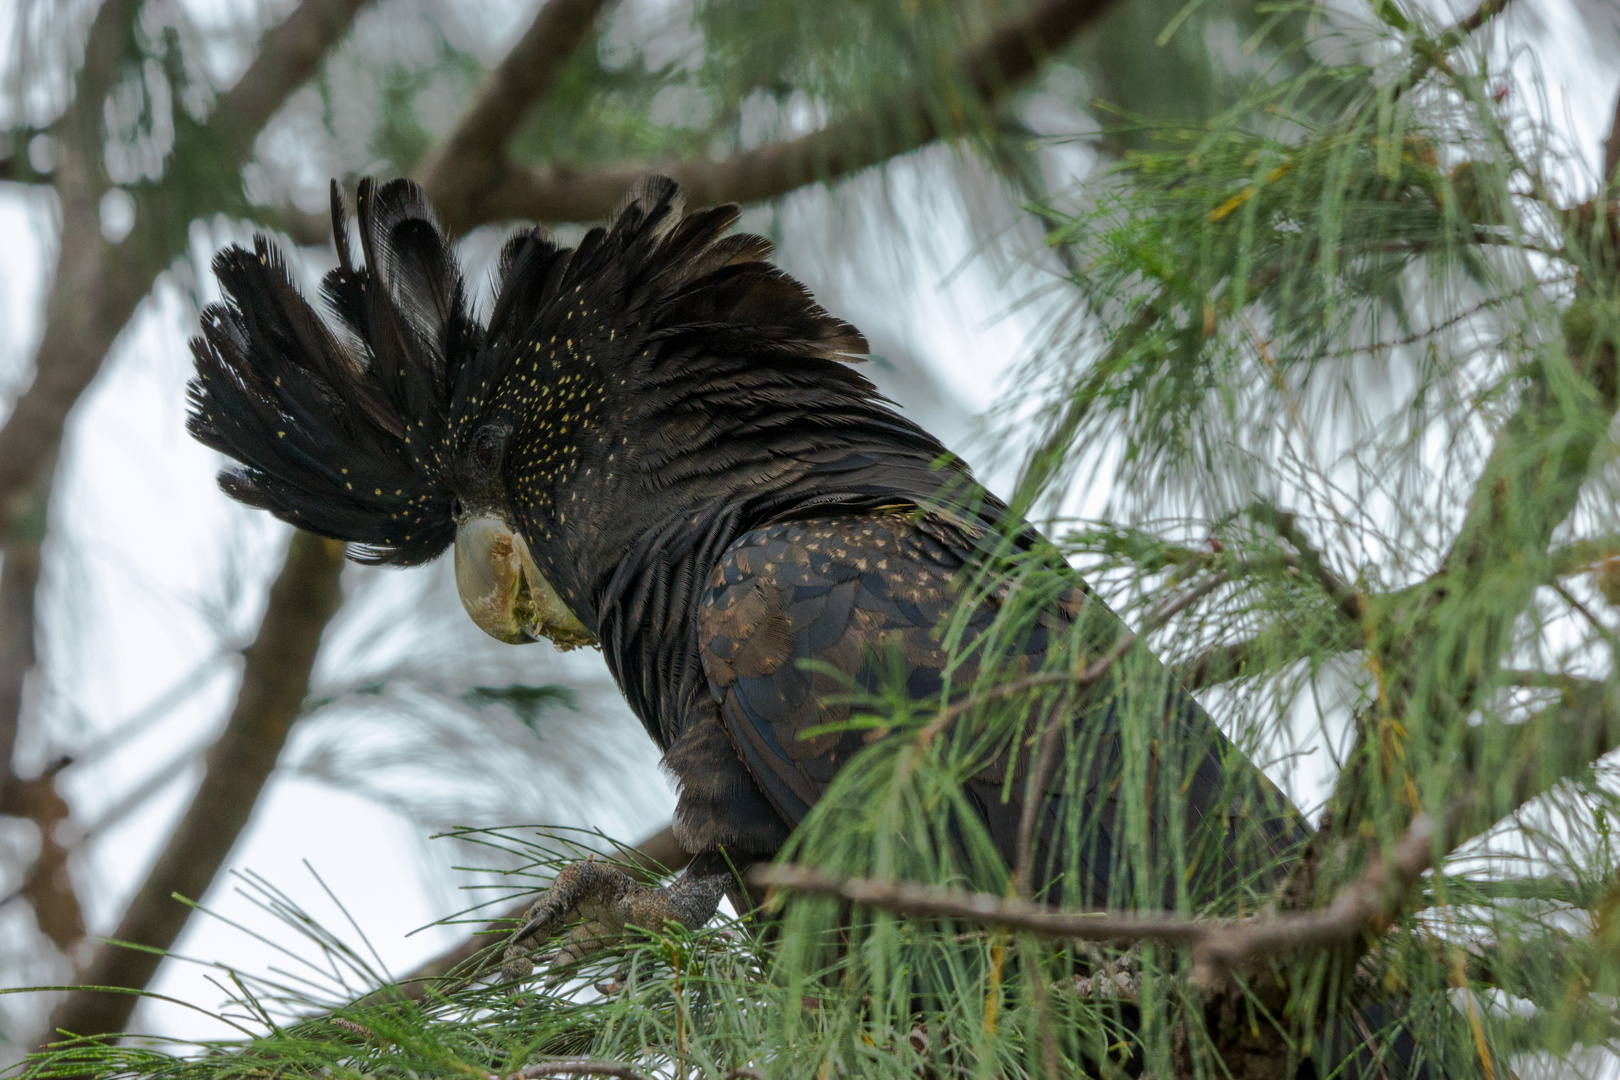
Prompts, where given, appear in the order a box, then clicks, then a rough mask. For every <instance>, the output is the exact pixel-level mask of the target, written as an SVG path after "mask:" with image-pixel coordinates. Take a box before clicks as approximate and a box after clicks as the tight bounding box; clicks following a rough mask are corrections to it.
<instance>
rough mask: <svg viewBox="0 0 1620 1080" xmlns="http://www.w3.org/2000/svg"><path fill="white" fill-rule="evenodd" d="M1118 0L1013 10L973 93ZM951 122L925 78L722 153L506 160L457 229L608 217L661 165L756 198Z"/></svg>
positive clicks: (708, 194)
mask: <svg viewBox="0 0 1620 1080" xmlns="http://www.w3.org/2000/svg"><path fill="white" fill-rule="evenodd" d="M553 2H555V0H553ZM1111 3H1112V0H1045V2H1044V3H1040V4H1037V5H1036V6H1035V7H1033V8H1032V9H1031V10H1030V11H1028V12H1026V13H1025V14H1024V15H1023V16H1022V17H1020V18H1016V19H1012V20H1009V21H1008V22H1006V23H1004V24H1003V25H1002V26H1001V27H1000V28H999V29H997V30H996V31H995V32H994V33H992V34H991V35H990V36H989V37H988V38H987V39H986V40H985V41H984V42H983V43H982V44H980V45H979V46H977V47H976V48H973V49H971V50H969V51H968V52H967V53H966V54H964V56H963V57H962V59H961V61H960V63H959V65H958V70H959V71H960V74H961V78H962V80H963V82H965V83H966V84H967V85H968V86H969V87H970V88H971V90H972V92H973V94H974V95H976V96H977V97H978V98H980V99H981V100H982V101H984V102H986V103H988V104H994V103H995V102H997V101H999V100H1000V99H1002V98H1003V97H1005V95H1006V94H1007V92H1008V91H1010V90H1012V89H1013V88H1015V87H1016V86H1018V85H1019V84H1020V83H1022V82H1024V81H1025V80H1027V79H1028V78H1029V77H1030V76H1032V75H1034V74H1035V72H1036V71H1038V70H1039V69H1040V66H1041V63H1042V61H1044V60H1045V59H1046V58H1047V57H1048V56H1049V55H1051V53H1053V52H1054V51H1056V50H1057V49H1059V48H1061V47H1062V46H1063V45H1064V44H1065V43H1066V42H1068V41H1069V40H1070V39H1072V38H1073V37H1074V35H1075V34H1077V33H1079V32H1080V31H1081V30H1083V29H1085V28H1086V27H1087V26H1090V25H1091V24H1092V23H1094V22H1096V21H1097V19H1098V18H1100V17H1101V15H1102V14H1103V12H1104V11H1106V10H1107V9H1108V8H1109V6H1110V5H1111ZM950 134H954V133H953V132H949V131H947V130H945V129H944V128H943V127H942V126H941V124H940V123H939V120H938V118H937V116H936V115H935V110H934V109H933V108H932V106H931V104H930V98H929V95H928V94H927V93H926V92H925V91H924V90H922V89H921V88H919V89H918V90H916V91H915V92H914V93H912V94H911V95H910V96H909V97H908V98H906V99H905V100H903V101H901V102H899V103H897V104H896V105H895V106H893V107H892V108H890V109H888V110H886V111H883V112H880V113H877V112H875V113H864V114H859V115H856V116H851V117H848V118H846V119H843V120H839V121H837V122H835V123H833V124H830V125H828V126H827V127H825V128H823V129H821V130H820V131H817V132H814V133H812V134H809V135H805V136H802V137H800V138H797V139H792V140H789V141H787V142H780V143H772V144H769V145H767V146H762V147H759V148H758V149H756V150H749V151H745V152H743V153H740V154H736V155H734V156H732V157H729V158H726V159H725V160H723V161H635V162H623V163H620V164H615V165H608V166H603V167H600V168H591V169H580V170H575V169H569V168H566V167H562V166H553V167H551V168H547V169H529V168H525V167H522V166H519V165H516V164H513V163H511V162H510V161H506V160H504V159H503V161H502V162H501V163H500V165H499V168H498V169H497V171H496V173H495V175H494V176H493V179H492V182H490V183H489V184H488V185H487V186H486V187H485V188H484V189H483V190H482V191H480V192H476V193H472V194H473V196H474V197H473V198H472V199H471V200H470V201H469V203H468V205H467V206H465V207H461V206H456V207H454V208H453V209H454V211H455V213H456V214H457V215H458V216H456V217H455V218H453V219H452V218H451V217H450V216H449V214H448V213H447V212H446V211H444V210H443V208H441V212H442V213H446V224H448V225H451V226H452V227H453V228H454V229H456V230H458V231H459V230H465V229H469V228H472V227H474V226H476V225H481V224H485V223H489V222H496V221H511V220H517V219H526V220H532V221H590V220H594V219H596V218H600V217H605V216H607V215H608V214H610V213H611V212H612V211H613V208H614V207H615V206H616V205H618V202H619V200H620V199H621V198H622V197H623V196H624V194H625V192H626V191H628V190H629V189H630V187H631V186H632V185H633V184H635V183H636V182H637V181H638V180H640V179H641V178H642V177H644V176H646V175H647V174H648V173H654V172H656V173H662V174H664V175H666V176H669V177H671V178H672V179H674V180H675V181H676V182H677V183H679V184H680V185H681V187H682V188H684V189H685V191H686V195H687V198H688V200H689V201H690V202H691V203H693V204H696V205H707V204H711V203H723V202H742V203H747V202H758V201H760V200H762V199H771V198H776V197H778V196H780V195H785V194H787V193H788V192H790V191H792V190H793V189H794V188H798V187H802V186H804V185H805V184H810V183H814V182H816V181H826V180H834V179H837V178H839V177H842V176H847V175H849V174H851V173H855V172H859V171H860V170H862V169H865V168H868V167H870V166H872V165H876V164H879V163H881V162H883V161H886V160H887V159H889V158H891V157H894V156H896V155H898V154H904V153H907V152H909V151H911V150H915V149H917V148H918V147H920V146H924V145H926V144H927V143H930V142H933V141H934V140H935V139H939V138H942V137H945V136H948V135H950Z"/></svg>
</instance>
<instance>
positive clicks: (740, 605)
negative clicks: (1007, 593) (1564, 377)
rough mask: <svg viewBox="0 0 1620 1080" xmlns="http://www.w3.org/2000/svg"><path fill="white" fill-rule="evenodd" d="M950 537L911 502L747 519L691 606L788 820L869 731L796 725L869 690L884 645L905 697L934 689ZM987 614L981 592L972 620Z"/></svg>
mask: <svg viewBox="0 0 1620 1080" xmlns="http://www.w3.org/2000/svg"><path fill="white" fill-rule="evenodd" d="M950 541H951V536H950V532H949V531H948V529H926V528H920V527H919V525H918V523H917V522H916V521H915V520H913V517H912V515H910V514H903V513H898V512H896V513H882V512H880V513H872V514H862V515H851V516H847V517H826V518H815V519H809V520H803V521H791V522H783V523H780V524H775V525H770V526H767V527H765V528H762V529H756V530H754V531H753V532H750V533H747V534H745V535H744V536H742V537H740V538H739V539H738V540H737V542H736V543H734V544H733V545H732V546H731V548H730V549H729V550H728V551H727V552H726V554H725V556H724V557H723V558H722V559H721V560H720V563H719V564H718V565H717V566H716V567H715V570H714V574H713V576H712V577H711V578H710V582H709V584H710V589H709V594H708V597H707V600H706V602H705V603H704V605H703V608H702V613H701V615H700V618H699V639H700V648H701V652H702V657H703V667H704V671H705V673H706V674H707V676H708V680H709V687H710V689H711V691H712V692H713V693H714V695H715V698H716V700H717V701H718V702H719V703H720V711H721V716H722V718H723V720H724V722H725V725H726V727H727V729H728V730H729V731H730V733H731V736H732V738H733V740H734V741H735V742H736V744H737V748H738V751H739V752H740V753H741V754H742V756H743V759H744V761H745V762H746V764H747V765H748V769H749V771H750V772H751V773H752V774H753V775H754V778H755V779H756V780H757V781H758V782H759V784H760V786H761V787H762V788H764V789H765V792H766V794H767V795H768V796H769V797H770V799H771V801H772V803H773V804H775V806H776V808H777V810H778V811H779V812H780V813H781V814H782V815H783V816H784V817H786V818H787V819H788V820H790V821H793V822H797V821H799V820H801V819H802V818H803V817H804V815H805V813H806V812H807V811H808V810H809V808H810V806H811V804H813V803H814V802H815V801H816V800H817V799H818V798H819V797H820V796H821V793H822V792H823V791H824V790H826V787H827V785H828V784H829V783H830V782H831V781H832V778H833V774H834V773H835V772H836V771H837V770H838V768H839V767H840V766H842V765H843V764H844V762H846V761H848V760H849V758H850V757H851V756H853V755H854V754H855V753H856V751H858V750H859V749H860V748H861V746H862V744H863V740H864V739H865V738H867V737H870V735H869V733H867V732H861V731H855V730H850V731H836V732H826V733H821V734H815V735H810V736H808V737H807V736H806V733H807V732H810V731H811V730H812V729H815V728H818V727H821V726H823V725H826V724H830V723H836V722H838V721H841V720H845V719H847V718H848V717H849V715H850V706H849V705H848V704H842V703H839V699H841V698H843V699H847V698H848V697H849V696H850V695H851V694H852V693H860V692H861V691H868V692H876V691H877V690H879V688H880V683H881V682H882V672H881V668H882V667H883V666H884V665H885V664H886V663H887V662H891V659H892V658H898V659H899V660H900V661H901V662H902V663H903V664H904V669H905V673H906V687H907V690H908V691H909V693H910V695H911V697H912V698H913V700H928V699H929V698H933V697H937V696H938V695H939V693H940V690H941V689H942V687H943V679H944V668H945V662H946V655H945V651H944V649H943V648H942V646H941V643H940V640H939V635H940V632H941V630H942V628H943V627H944V624H945V623H946V621H947V619H948V618H949V617H950V614H951V610H952V607H953V597H952V595H951V591H950V583H951V579H952V577H953V576H954V575H955V574H956V573H957V572H958V571H959V570H961V568H962V567H963V565H964V563H965V561H966V559H967V558H968V557H970V552H969V551H968V550H965V548H964V546H962V545H960V544H953V543H951V542H950ZM994 616H995V612H994V609H993V608H991V607H990V606H988V605H986V607H985V609H984V610H983V611H981V612H979V613H977V615H976V616H975V620H974V621H976V622H981V623H982V624H983V625H985V626H988V625H989V623H990V621H991V620H992V619H993V618H994ZM972 629H973V628H971V627H970V633H971V632H972ZM806 660H811V661H817V662H818V663H817V664H814V665H808V669H807V666H806V665H803V664H802V661H806ZM835 673H836V674H835ZM966 674H967V675H968V677H969V678H971V673H966Z"/></svg>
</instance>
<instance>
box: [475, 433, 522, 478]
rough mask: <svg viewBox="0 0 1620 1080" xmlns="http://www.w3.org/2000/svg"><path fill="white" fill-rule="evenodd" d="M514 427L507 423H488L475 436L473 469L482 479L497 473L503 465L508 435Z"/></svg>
mask: <svg viewBox="0 0 1620 1080" xmlns="http://www.w3.org/2000/svg"><path fill="white" fill-rule="evenodd" d="M511 433H512V429H511V428H510V427H509V426H507V425H506V424H487V425H485V426H484V427H482V428H480V429H479V430H478V434H476V435H474V436H473V441H472V460H473V470H474V471H475V472H476V473H477V474H478V477H479V478H480V479H488V478H489V477H491V476H494V475H495V471H496V470H497V469H499V468H500V466H501V455H502V453H503V452H504V451H505V450H506V437H507V436H508V435H510V434H511Z"/></svg>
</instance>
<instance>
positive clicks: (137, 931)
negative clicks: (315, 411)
mask: <svg viewBox="0 0 1620 1080" xmlns="http://www.w3.org/2000/svg"><path fill="white" fill-rule="evenodd" d="M342 568H343V545H341V544H339V543H337V542H336V541H332V540H322V539H320V538H319V537H316V536H313V535H311V534H309V533H304V532H299V533H295V534H294V535H293V538H292V543H291V545H290V546H289V547H288V549H287V561H286V564H285V565H284V566H283V567H282V569H281V573H280V575H279V576H278V577H277V578H276V581H275V583H274V584H273V585H271V587H270V598H269V603H268V606H267V608H266V611H265V617H264V621H263V622H262V623H261V624H260V626H259V636H258V637H257V638H256V639H255V640H254V642H253V644H252V645H250V646H249V647H248V648H247V650H246V653H245V657H246V663H245V665H244V667H243V670H242V686H241V689H240V690H239V691H238V693H237V698H236V705H235V707H234V709H233V710H232V712H231V717H230V720H229V722H228V723H227V724H226V727H225V731H224V733H223V734H222V735H221V736H220V737H219V741H218V742H216V743H215V744H214V746H213V748H212V749H211V750H210V751H209V753H208V770H207V772H206V773H205V774H204V776H203V781H202V786H201V787H200V788H198V790H197V794H196V795H195V796H193V798H192V800H191V805H190V806H189V807H187V808H186V812H185V815H184V817H182V818H181V821H180V824H179V826H178V827H177V828H176V829H175V831H174V833H173V834H172V835H171V836H170V838H169V843H168V846H167V847H166V848H165V849H164V851H163V854H162V855H161V856H159V857H158V861H157V865H155V866H154V867H153V868H152V871H151V873H149V874H148V875H147V878H146V881H145V882H144V883H143V884H142V885H141V888H140V891H139V892H137V893H136V895H135V899H134V900H133V901H131V902H130V905H129V908H128V910H127V911H126V912H125V913H124V917H123V919H122V920H121V921H120V922H119V924H118V929H117V930H116V931H115V932H114V934H113V937H114V938H115V939H116V940H117V941H119V942H128V943H130V944H132V945H136V946H140V948H134V949H131V948H126V947H124V946H122V945H118V944H113V943H112V942H104V943H102V944H101V945H100V946H99V947H98V948H97V949H96V952H95V955H94V957H93V958H92V959H91V961H90V964H89V966H88V967H87V968H86V970H85V971H84V972H83V975H82V977H81V978H80V980H79V981H80V983H81V984H83V985H82V986H81V987H80V988H79V989H77V990H74V991H73V992H72V993H70V994H69V995H68V996H67V997H66V998H64V999H63V1000H62V1002H61V1003H60V1004H59V1005H58V1007H57V1009H56V1011H55V1013H54V1014H53V1016H52V1022H51V1028H52V1030H61V1031H66V1032H68V1033H70V1034H73V1035H102V1034H108V1033H111V1032H116V1031H120V1030H122V1029H123V1027H124V1026H125V1024H126V1023H127V1022H128V1020H129V1015H130V1012H131V1011H132V1010H133V1009H134V1007H135V1004H136V1002H137V1001H138V1000H139V998H138V997H137V996H136V995H134V994H115V993H105V992H103V991H101V990H99V989H95V988H97V987H104V986H106V987H127V988H129V989H132V990H139V989H141V988H143V987H145V986H146V984H147V983H148V982H149V981H150V980H151V978H152V973H153V972H154V971H156V970H157V967H158V964H159V963H161V962H162V960H163V957H162V955H161V952H160V951H146V950H165V949H168V948H169V947H170V946H171V945H173V944H174V941H175V939H176V938H177V937H178V936H179V934H180V930H181V928H182V927H183V926H184V925H185V923H186V918H187V917H188V916H189V915H190V914H191V908H189V907H188V906H186V905H185V904H182V903H180V902H179V901H177V900H175V899H174V896H175V895H176V894H179V895H181V896H185V897H189V898H191V899H193V900H197V899H201V898H202V896H203V894H204V893H205V892H207V891H208V886H209V883H210V882H212V881H213V879H214V875H215V874H216V873H218V871H219V868H220V866H221V865H222V864H223V863H224V862H225V857H226V856H227V855H228V854H229V853H230V850H231V846H232V845H233V844H234V843H235V842H236V838H237V836H238V834H240V833H241V831H242V828H243V826H244V825H246V824H247V821H248V817H249V815H250V814H251V813H252V811H253V806H254V804H255V802H256V801H257V799H258V794H259V791H260V790H261V789H262V788H263V787H264V784H265V781H266V780H267V779H269V776H270V773H271V771H272V770H273V769H274V768H275V765H276V758H277V756H278V755H279V754H280V752H281V748H282V745H283V744H284V743H285V742H286V739H287V733H288V731H289V730H290V729H291V728H292V725H293V722H294V721H295V720H297V719H298V716H299V712H300V708H301V706H302V704H303V701H304V696H305V694H306V693H307V691H308V689H309V676H310V671H311V670H312V669H313V667H314V665H315V653H316V650H317V648H318V646H319V644H320V640H321V632H322V631H323V630H324V629H325V627H326V624H327V622H328V621H329V620H330V619H331V617H332V615H333V613H334V612H336V611H337V608H338V604H339V603H340V601H341V595H340V593H339V590H338V576H339V572H340V571H341V570H342Z"/></svg>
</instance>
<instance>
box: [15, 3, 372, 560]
mask: <svg viewBox="0 0 1620 1080" xmlns="http://www.w3.org/2000/svg"><path fill="white" fill-rule="evenodd" d="M366 2H367V0H302V2H301V3H300V4H299V5H298V6H297V7H296V8H294V9H293V11H292V14H290V15H288V16H287V18H286V19H285V20H284V21H282V22H281V23H280V24H279V25H277V26H275V27H273V28H272V29H270V30H269V31H267V32H266V33H265V35H264V37H263V38H262V39H261V42H260V47H259V56H258V58H257V59H256V60H255V61H254V63H253V64H252V65H251V66H250V67H249V68H248V70H247V72H246V73H245V74H244V75H243V76H242V78H241V80H239V81H238V82H237V84H236V86H234V87H233V88H232V89H231V90H229V91H227V92H226V93H225V94H224V95H223V96H222V97H221V98H220V102H219V107H218V108H217V109H216V111H215V115H214V117H212V118H211V119H210V121H209V124H208V135H207V137H206V139H205V141H212V140H214V139H219V140H223V144H224V145H226V146H227V147H229V148H230V149H229V151H228V152H227V153H225V155H224V160H223V161H221V162H220V166H221V167H222V168H224V169H226V170H227V171H228V172H229V173H234V172H235V170H237V169H240V168H241V166H242V165H243V164H245V163H246V161H247V160H248V157H249V156H250V155H251V153H252V149H253V140H254V138H255V137H256V136H257V135H258V132H259V130H260V129H261V128H262V127H263V126H264V124H265V122H266V121H268V120H269V118H270V116H271V115H272V114H273V113H274V112H275V110H276V109H277V108H279V107H280V105H281V103H282V102H283V101H285V100H286V98H287V96H288V95H289V94H291V93H292V92H293V91H294V90H295V89H297V88H298V86H299V85H301V84H302V83H303V82H304V80H305V79H306V78H308V76H309V74H310V73H311V72H312V71H313V70H314V67H315V65H316V63H318V62H319V60H320V58H321V56H323V55H325V53H326V52H327V51H328V50H330V49H331V47H332V46H333V45H334V44H336V43H337V41H338V40H339V39H340V38H341V37H342V36H343V35H344V34H345V33H347V31H348V27H349V24H350V23H351V22H353V20H354V16H355V13H356V12H357V11H358V10H359V9H360V8H361V7H362V6H363V5H364V4H365V3H366ZM133 6H134V5H133V0H108V2H107V3H105V4H103V5H102V7H101V9H100V10H99V11H98V12H97V15H96V18H95V21H94V22H93V23H92V24H91V30H90V37H89V39H88V44H87V45H86V52H85V64H84V67H83V69H81V77H80V79H79V86H78V96H77V97H76V99H75V102H74V106H73V108H72V109H70V110H69V113H68V114H67V115H66V116H64V118H63V123H62V125H59V127H61V131H60V134H61V135H62V137H61V138H59V140H58V145H59V155H60V158H61V160H60V162H59V164H58V166H57V169H56V171H55V186H56V190H57V192H58V194H59V196H60V198H61V202H62V235H61V242H60V254H59V255H58V257H57V266H56V278H55V281H54V282H53V283H52V285H51V292H50V296H49V298H48V299H47V301H46V308H45V336H44V339H43V340H42V341H41V342H40V346H39V351H38V353H37V354H36V356H35V360H34V380H33V382H32V383H31V384H30V385H29V387H28V389H27V390H26V391H25V392H24V393H23V395H22V397H21V398H19V399H18V401H17V403H16V406H15V408H13V410H12V412H11V415H10V416H9V417H7V419H6V422H5V426H4V427H0V537H3V536H6V535H7V534H9V532H10V530H11V527H12V524H13V522H14V521H15V519H16V516H17V514H18V512H19V510H20V507H19V506H18V504H17V500H18V498H19V496H20V495H21V493H22V492H24V491H26V489H27V488H28V487H29V486H30V485H31V484H32V483H33V482H34V480H35V479H36V477H38V476H39V475H40V474H41V472H42V471H43V470H44V469H45V468H46V467H47V463H48V462H50V461H53V460H54V459H55V456H56V451H57V447H58V446H59V445H60V443H61V440H62V429H63V425H64V424H65V423H66V422H67V416H68V413H69V412H70V411H71V410H72V408H73V406H74V404H75V403H77V402H78V400H79V395H80V394H82V393H83V392H84V389H85V387H87V386H89V385H90V381H91V380H92V379H93V378H95V375H96V373H97V372H98V371H99V370H101V362H102V360H103V358H104V357H105V356H106V355H107V353H108V351H109V350H110V349H111V348H112V344H113V342H114V341H115V340H116V339H117V337H118V335H119V334H120V333H121V332H122V330H123V328H124V325H125V324H126V323H127V322H128V321H129V319H130V316H131V315H133V314H134V312H135V307H136V305H137V304H139V303H140V301H141V299H142V298H143V297H144V296H146V294H147V293H148V292H150V291H151V288H152V283H153V282H154V281H155V280H156V278H157V275H158V274H159V273H160V272H161V271H162V270H163V269H164V267H166V266H168V265H169V263H170V262H171V261H172V260H173V258H174V257H175V255H176V254H178V252H177V251H176V250H174V249H172V247H171V245H170V244H169V243H168V242H164V241H162V240H161V239H160V238H159V237H158V235H157V233H158V232H159V226H161V225H162V224H163V223H164V222H166V221H167V220H168V219H169V218H171V217H173V216H174V215H177V214H184V215H187V216H188V217H189V215H191V214H194V213H196V212H198V211H199V210H203V209H206V208H200V207H196V206H192V205H189V204H188V205H187V206H184V207H169V206H162V205H156V203H155V202H149V203H148V204H147V205H144V206H137V208H136V222H137V227H136V232H135V233H134V234H131V236H130V237H126V238H125V240H124V242H123V243H120V244H112V243H110V242H109V241H107V239H106V238H105V237H103V236H102V235H101V208H100V203H101V196H102V195H103V194H104V193H105V192H106V190H107V184H106V179H105V177H104V176H103V174H102V169H101V161H100V155H101V149H102V138H103V134H102V122H101V105H102V101H103V99H104V98H105V97H106V95H107V93H108V92H109V90H110V89H111V86H112V83H113V78H114V76H115V75H116V73H117V71H118V67H119V63H120V60H121V57H122V52H121V49H122V43H121V41H120V39H119V36H118V35H119V33H120V28H121V27H122V25H123V22H122V21H121V20H127V18H128V17H129V11H130V10H131V9H132V7H133ZM190 145H196V143H195V142H193V143H192V144H190ZM175 152H176V155H177V156H179V155H183V154H185V153H188V152H190V150H189V147H188V146H179V145H177V146H176V150H175ZM161 190H162V189H161V188H154V189H152V191H151V192H149V193H147V195H146V196H145V197H146V199H148V200H160V198H161V197H160V195H159V194H158V192H160V191H161ZM187 197H188V198H189V197H190V194H189V193H188V196H187Z"/></svg>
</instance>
